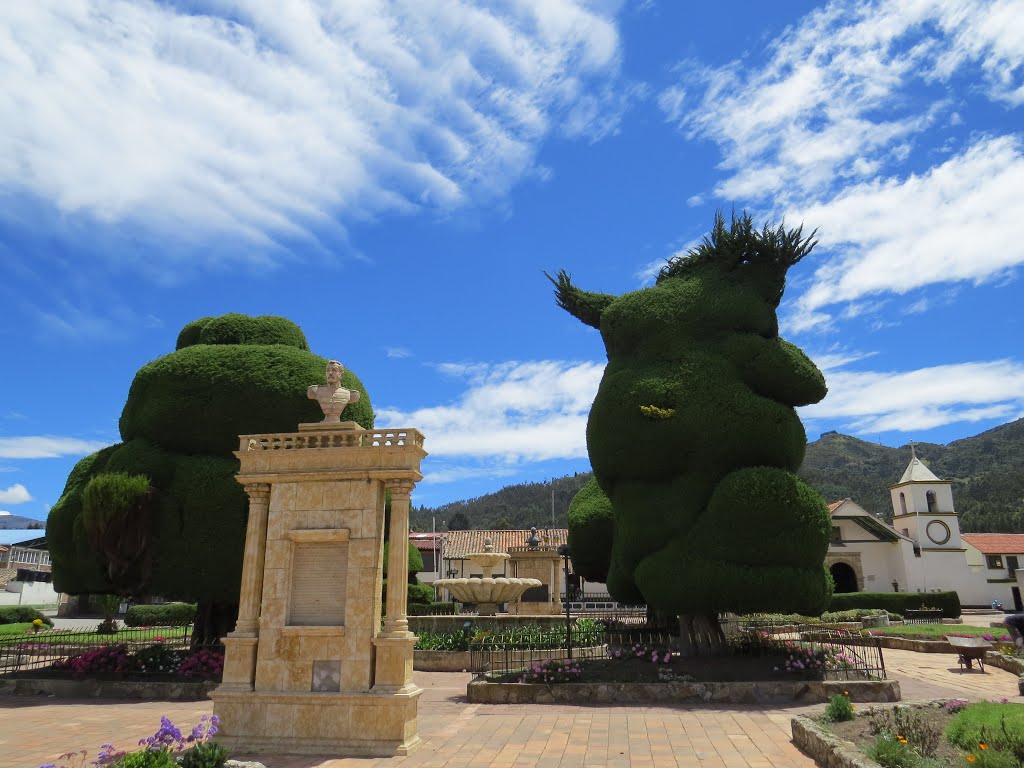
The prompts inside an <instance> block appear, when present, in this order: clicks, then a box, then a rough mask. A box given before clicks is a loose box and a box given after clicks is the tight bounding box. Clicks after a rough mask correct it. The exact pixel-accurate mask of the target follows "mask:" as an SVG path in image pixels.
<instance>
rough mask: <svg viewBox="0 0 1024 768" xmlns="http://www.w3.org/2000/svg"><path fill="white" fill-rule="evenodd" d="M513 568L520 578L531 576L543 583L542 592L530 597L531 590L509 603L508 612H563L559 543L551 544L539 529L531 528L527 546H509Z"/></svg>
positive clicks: (520, 613)
mask: <svg viewBox="0 0 1024 768" xmlns="http://www.w3.org/2000/svg"><path fill="white" fill-rule="evenodd" d="M508 551H509V555H510V556H511V558H512V560H511V563H510V566H511V571H512V573H513V574H515V575H516V576H517V577H519V578H525V579H532V580H535V581H537V582H538V583H539V584H540V585H541V586H542V587H543V589H542V590H538V591H539V592H541V593H542V594H540V595H538V597H537V598H535V599H529V598H531V597H532V595H531V594H528V595H524V596H523V599H521V600H519V602H517V603H514V604H513V605H510V606H509V607H508V612H509V613H514V614H519V615H532V616H552V615H555V614H559V613H561V612H562V600H561V594H562V592H564V591H565V585H564V584H562V580H563V579H562V561H561V557H560V555H559V554H558V549H557V547H554V546H551V545H549V544H548V543H547V542H545V541H544V540H543V539H542V538H541V537H540V536H538V535H537V529H536V528H531V529H530V537H529V538H528V539H527V540H526V543H525V545H524V546H516V547H509V550H508Z"/></svg>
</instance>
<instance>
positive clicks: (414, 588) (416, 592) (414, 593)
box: [408, 584, 434, 605]
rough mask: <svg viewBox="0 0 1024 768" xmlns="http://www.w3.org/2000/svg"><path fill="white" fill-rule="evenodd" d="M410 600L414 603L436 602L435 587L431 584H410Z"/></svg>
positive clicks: (426, 603) (427, 603)
mask: <svg viewBox="0 0 1024 768" xmlns="http://www.w3.org/2000/svg"><path fill="white" fill-rule="evenodd" d="M408 601H409V603H410V604H414V605H415V604H419V605H429V604H430V603H432V602H434V588H433V587H432V586H430V585H429V584H410V585H409V596H408Z"/></svg>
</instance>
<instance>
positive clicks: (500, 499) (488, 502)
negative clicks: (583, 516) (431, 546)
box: [409, 472, 590, 531]
mask: <svg viewBox="0 0 1024 768" xmlns="http://www.w3.org/2000/svg"><path fill="white" fill-rule="evenodd" d="M589 479H590V473H589V472H584V473H582V474H577V475H571V476H567V477H559V478H556V479H554V480H545V481H543V482H539V483H522V484H520V485H509V486H506V487H505V488H502V489H501V490H499V491H495V492H494V493H488V494H486V495H485V496H479V497H478V498H475V499H469V500H468V501H453V502H451V503H449V504H444V505H442V506H440V507H435V508H430V507H417V508H415V509H413V510H412V512H411V513H410V517H409V524H410V526H411V528H412V530H414V531H429V530H430V526H431V517H433V518H434V520H435V521H436V525H437V530H439V531H444V530H447V529H448V528H449V527H451V528H452V529H454V528H462V527H463V526H462V525H460V524H459V523H455V524H453V525H451V526H448V525H446V524H445V522H444V521H447V522H451V521H452V520H453V518H455V516H456V515H464V516H465V518H466V521H467V522H468V525H466V526H465V527H467V528H476V529H492V530H515V529H526V528H529V527H531V526H534V525H535V526H537V527H542V526H545V527H546V526H551V527H554V528H565V527H566V526H567V525H568V518H567V513H568V509H569V502H570V501H572V497H573V496H575V495H576V493H577V492H578V491H579V489H580V488H582V487H583V486H584V485H586V483H587V481H588V480H589ZM552 491H553V492H554V497H555V504H554V509H555V521H554V523H552V522H551V494H552Z"/></svg>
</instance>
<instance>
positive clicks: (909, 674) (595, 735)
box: [0, 650, 1024, 768]
mask: <svg viewBox="0 0 1024 768" xmlns="http://www.w3.org/2000/svg"><path fill="white" fill-rule="evenodd" d="M885 662H886V668H887V670H888V672H889V676H890V677H892V678H895V679H897V680H899V682H900V686H901V688H902V690H903V698H904V700H907V701H909V700H914V699H930V698H957V697H963V698H968V699H971V700H980V699H997V700H999V699H1002V698H1007V699H1009V700H1010V701H1015V702H1024V698H1022V697H1020V696H1018V695H1017V679H1016V677H1015V676H1014V675H1012V674H1010V673H1009V672H1004V671H1003V670H1001V669H995V668H991V667H987V668H986V671H985V673H984V674H982V673H980V672H971V673H963V674H961V673H960V672H959V671H958V669H957V665H956V660H955V658H954V657H953V655H952V654H949V655H946V654H924V653H920V654H919V653H913V652H910V651H895V650H886V651H885ZM469 679H470V676H469V675H467V674H464V673H436V672H434V673H430V672H417V673H416V682H417V683H418V684H419V685H420V686H422V687H423V689H424V693H423V696H422V697H421V698H420V707H419V712H420V717H419V727H420V735H421V736H422V737H423V739H424V742H425V743H424V745H423V746H422V747H421V748H420V749H419V750H418V751H417V752H415V753H413V754H412V755H410V756H409V757H405V758H387V759H384V758H382V759H356V758H348V759H330V760H328V759H323V758H305V757H294V756H291V757H288V756H275V755H267V754H263V755H253V756H249V757H250V759H259V760H260V761H261V762H263V763H264V764H265V765H267V766H268V767H269V768H314V767H321V768H355V767H356V766H358V768H381V767H383V766H393V767H397V766H403V768H404V767H406V766H407V767H408V768H469V767H470V766H472V768H477V767H478V766H480V767H483V766H490V767H491V768H591V766H593V767H594V768H597V766H611V767H612V768H625V767H626V766H636V767H637V768H654V766H655V765H657V767H658V768H662V767H663V766H664V767H666V768H670V767H671V766H695V765H699V766H709V767H713V768H812V766H813V765H814V762H813V761H812V760H810V759H808V758H807V757H804V756H803V755H802V754H801V753H800V752H799V751H798V750H797V749H796V748H795V747H794V746H793V745H792V744H791V743H790V730H789V719H790V717H791V716H792V715H793V714H794V713H798V712H812V713H813V712H820V711H821V709H822V705H820V704H818V705H812V706H793V707H782V706H773V707H771V708H765V707H757V706H713V707H712V706H692V705H691V706H676V707H667V706H657V707H653V706H652V707H646V706H628V707H574V706H565V705H481V704H469V703H467V702H466V699H465V693H466V683H467V682H468V681H469ZM211 711H212V707H211V702H208V701H205V702H193V703H168V702H141V703H140V702H122V701H98V700H90V701H68V700H58V699H50V698H46V699H43V700H39V699H26V698H14V697H3V698H0V768H36V766H40V765H43V764H45V763H48V762H54V761H55V760H56V758H57V757H58V756H59V755H60V754H61V753H63V752H68V751H72V750H83V749H85V750H88V753H89V754H88V757H87V758H86V760H85V764H86V765H88V764H89V763H90V762H91V761H92V760H94V759H95V756H96V752H97V750H98V747H99V746H100V745H101V744H103V743H105V742H108V741H113V742H114V743H115V744H116V745H117V746H118V747H120V748H125V749H130V748H133V747H135V746H136V744H137V743H138V740H139V739H141V738H144V737H146V736H148V735H151V734H152V733H153V732H154V731H156V729H157V728H158V727H159V723H160V717H161V715H166V716H167V717H169V718H170V719H171V720H172V721H173V722H174V723H175V724H176V725H178V726H179V727H180V728H182V729H183V730H187V729H188V728H191V726H192V725H194V724H195V723H196V722H197V721H198V719H199V717H200V716H201V715H203V714H210V713H211ZM239 757H241V756H239ZM69 765H73V766H75V767H76V768H77V766H78V763H77V762H72V763H70V764H69Z"/></svg>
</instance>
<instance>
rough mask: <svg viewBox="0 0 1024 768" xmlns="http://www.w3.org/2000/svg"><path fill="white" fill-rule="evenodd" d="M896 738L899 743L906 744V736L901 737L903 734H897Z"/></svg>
mask: <svg viewBox="0 0 1024 768" xmlns="http://www.w3.org/2000/svg"><path fill="white" fill-rule="evenodd" d="M896 738H897V739H899V742H900V744H906V743H907V740H906V738H905V737H903V736H897V737H896Z"/></svg>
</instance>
